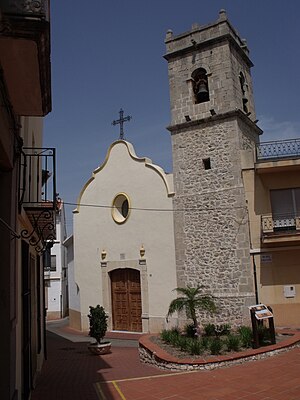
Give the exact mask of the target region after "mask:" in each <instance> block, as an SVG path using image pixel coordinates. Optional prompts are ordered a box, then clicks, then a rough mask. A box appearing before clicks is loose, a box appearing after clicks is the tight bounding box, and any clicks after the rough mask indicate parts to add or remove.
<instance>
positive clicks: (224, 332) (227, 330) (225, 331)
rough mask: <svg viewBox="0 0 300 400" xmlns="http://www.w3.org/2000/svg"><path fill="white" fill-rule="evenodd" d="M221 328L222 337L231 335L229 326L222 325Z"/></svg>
mask: <svg viewBox="0 0 300 400" xmlns="http://www.w3.org/2000/svg"><path fill="white" fill-rule="evenodd" d="M221 327H222V335H230V333H231V326H230V325H229V324H223V325H221Z"/></svg>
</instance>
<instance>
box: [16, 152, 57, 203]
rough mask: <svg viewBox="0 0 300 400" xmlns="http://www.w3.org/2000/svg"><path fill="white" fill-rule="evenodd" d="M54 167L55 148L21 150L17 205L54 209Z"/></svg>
mask: <svg viewBox="0 0 300 400" xmlns="http://www.w3.org/2000/svg"><path fill="white" fill-rule="evenodd" d="M55 165H56V160H55V148H29V147H24V148H23V151H22V154H21V162H20V173H19V179H20V181H19V205H23V206H24V207H26V206H27V207H43V208H50V209H55V206H56V169H55Z"/></svg>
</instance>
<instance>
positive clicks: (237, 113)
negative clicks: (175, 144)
mask: <svg viewBox="0 0 300 400" xmlns="http://www.w3.org/2000/svg"><path fill="white" fill-rule="evenodd" d="M233 118H236V119H240V120H242V121H243V122H244V123H245V124H246V125H248V126H249V128H251V129H252V130H253V131H254V132H255V133H256V134H258V135H261V134H262V133H263V131H262V129H260V128H259V127H258V126H257V125H256V123H255V122H253V121H252V120H251V119H250V118H249V117H248V116H247V115H246V114H245V113H244V112H243V111H242V110H233V111H228V112H226V113H222V114H216V115H213V116H210V117H207V118H200V119H196V120H194V121H188V122H183V123H181V124H176V125H169V126H167V129H168V131H169V132H171V134H172V135H175V134H176V133H179V132H182V131H184V130H190V129H193V128H197V127H201V126H203V125H205V126H208V125H212V124H215V123H216V122H220V121H222V120H225V119H226V120H228V119H233Z"/></svg>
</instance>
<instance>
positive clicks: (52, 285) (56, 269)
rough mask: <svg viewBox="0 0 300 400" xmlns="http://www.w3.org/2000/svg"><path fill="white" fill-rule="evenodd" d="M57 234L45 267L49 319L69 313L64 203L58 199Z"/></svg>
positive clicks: (62, 316)
mask: <svg viewBox="0 0 300 400" xmlns="http://www.w3.org/2000/svg"><path fill="white" fill-rule="evenodd" d="M55 232H56V236H55V240H54V242H53V246H52V247H51V249H49V255H50V259H49V258H48V263H47V266H46V265H45V266H44V267H45V268H44V278H45V300H46V304H45V306H46V309H47V320H52V319H59V318H64V317H65V316H67V315H68V308H69V304H68V298H69V296H68V276H67V271H68V270H67V258H66V247H65V246H64V244H63V243H64V241H65V240H66V238H67V231H66V219H65V208H64V203H63V201H61V200H60V199H57V207H56V229H55Z"/></svg>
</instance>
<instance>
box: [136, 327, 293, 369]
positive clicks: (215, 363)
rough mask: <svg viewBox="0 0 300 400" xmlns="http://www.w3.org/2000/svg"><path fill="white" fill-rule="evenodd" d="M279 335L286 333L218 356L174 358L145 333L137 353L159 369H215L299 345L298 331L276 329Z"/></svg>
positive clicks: (264, 356)
mask: <svg viewBox="0 0 300 400" xmlns="http://www.w3.org/2000/svg"><path fill="white" fill-rule="evenodd" d="M277 333H279V334H281V335H287V338H286V339H284V340H282V341H281V342H280V343H276V344H273V345H270V346H265V347H261V348H258V349H248V350H245V351H241V352H238V353H233V354H226V355H220V356H208V357H205V358H204V357H203V358H202V357H201V358H200V357H198V358H192V357H191V358H182V359H179V358H176V357H174V356H172V355H171V354H169V353H168V352H166V351H165V350H163V349H161V348H160V347H159V346H158V345H157V344H155V343H153V342H152V341H151V339H150V338H151V337H154V336H157V335H153V334H152V335H151V334H146V335H143V336H142V337H141V338H140V340H139V353H140V359H141V361H142V362H144V363H147V364H151V365H155V366H157V367H159V368H161V369H166V370H172V371H178V370H180V371H182V370H200V369H215V368H220V367H224V366H229V365H235V364H242V363H244V362H247V361H253V360H259V359H262V358H266V357H271V356H273V355H275V354H280V353H282V352H285V351H288V350H289V349H292V348H294V347H298V346H300V332H299V331H291V330H288V331H286V330H284V331H283V330H282V331H277Z"/></svg>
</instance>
